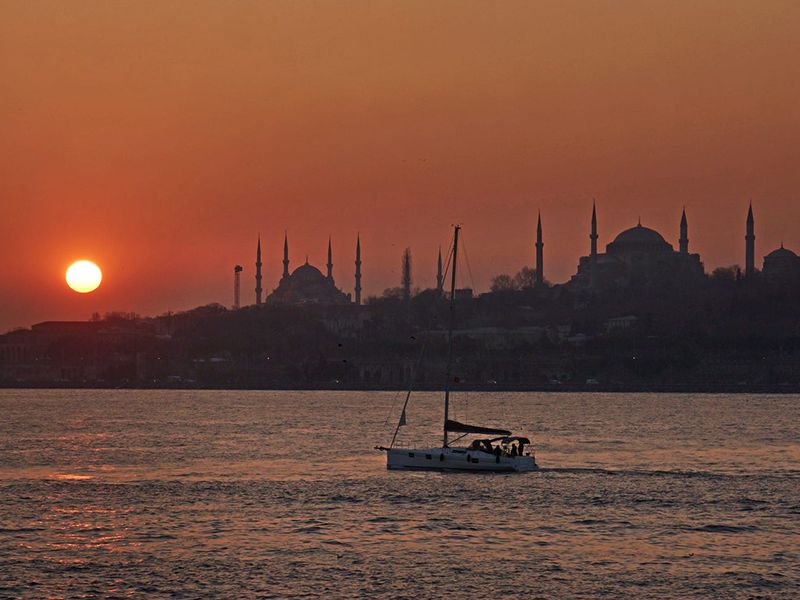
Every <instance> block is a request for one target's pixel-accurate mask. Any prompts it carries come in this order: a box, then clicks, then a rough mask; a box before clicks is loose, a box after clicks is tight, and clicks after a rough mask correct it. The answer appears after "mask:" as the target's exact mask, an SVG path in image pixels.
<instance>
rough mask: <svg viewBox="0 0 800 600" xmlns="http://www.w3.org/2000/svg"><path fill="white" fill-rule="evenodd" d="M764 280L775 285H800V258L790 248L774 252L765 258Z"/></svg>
mask: <svg viewBox="0 0 800 600" xmlns="http://www.w3.org/2000/svg"><path fill="white" fill-rule="evenodd" d="M763 273H764V278H765V279H766V280H767V282H768V283H773V284H789V285H798V284H800V256H797V254H795V253H794V252H792V251H791V250H789V249H788V248H784V247H783V243H781V247H780V248H778V249H777V250H773V251H772V252H770V253H769V254H767V255H766V256H765V257H764V269H763Z"/></svg>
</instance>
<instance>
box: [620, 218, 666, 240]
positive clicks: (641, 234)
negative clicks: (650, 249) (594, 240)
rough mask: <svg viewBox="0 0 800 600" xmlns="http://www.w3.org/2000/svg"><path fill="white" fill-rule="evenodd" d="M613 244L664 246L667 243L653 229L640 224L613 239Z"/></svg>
mask: <svg viewBox="0 0 800 600" xmlns="http://www.w3.org/2000/svg"><path fill="white" fill-rule="evenodd" d="M614 243H622V244H666V243H667V241H666V240H665V239H664V236H662V235H661V234H660V233H658V232H657V231H656V230H655V229H650V228H649V227H643V226H642V224H641V223H640V224H639V225H637V226H636V227H631V228H630V229H626V230H625V231H623V232H622V233H620V234H619V235H618V236H617V237H615V238H614Z"/></svg>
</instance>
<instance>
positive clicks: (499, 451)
mask: <svg viewBox="0 0 800 600" xmlns="http://www.w3.org/2000/svg"><path fill="white" fill-rule="evenodd" d="M501 454H503V449H502V448H500V445H499V444H498V445H497V446H495V447H494V457H495V462H498V463H499V462H500V455H501Z"/></svg>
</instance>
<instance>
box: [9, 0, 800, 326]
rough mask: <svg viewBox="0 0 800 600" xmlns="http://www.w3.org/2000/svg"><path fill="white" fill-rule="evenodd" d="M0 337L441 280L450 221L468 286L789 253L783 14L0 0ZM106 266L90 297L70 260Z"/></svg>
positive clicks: (798, 135) (791, 183) (674, 5)
mask: <svg viewBox="0 0 800 600" xmlns="http://www.w3.org/2000/svg"><path fill="white" fill-rule="evenodd" d="M0 15H2V16H1V17H0V206H1V207H2V213H3V214H2V219H1V220H0V248H2V258H3V260H2V261H0V330H5V329H7V328H9V327H12V326H16V325H30V324H31V323H34V322H37V321H41V320H46V319H85V318H88V317H89V315H90V314H91V313H92V312H93V311H95V310H98V311H101V312H103V311H107V310H126V311H136V312H139V313H143V314H155V313H159V312H163V311H166V310H180V309H186V308H190V307H193V306H196V305H199V304H205V303H208V302H220V303H223V304H230V303H231V301H232V279H233V273H232V271H233V266H234V264H236V263H240V264H242V265H243V266H244V267H245V271H244V273H243V290H242V296H243V300H245V301H247V302H253V297H254V294H253V287H254V284H253V279H252V277H253V272H254V268H253V262H254V252H255V242H256V235H257V234H258V233H259V232H260V233H261V235H262V240H263V245H264V262H265V288H267V289H269V290H271V289H272V288H274V287H275V285H276V283H277V278H278V276H279V275H280V270H281V265H280V259H281V248H282V244H283V232H284V230H288V233H289V241H290V250H291V259H292V261H293V266H297V265H298V264H299V263H300V262H302V261H303V260H304V259H305V256H306V254H308V257H309V259H310V261H311V262H312V263H314V264H317V265H318V266H322V265H323V263H324V262H325V250H326V244H327V238H328V235H329V234H330V235H332V236H333V242H334V274H335V277H336V280H337V284H338V285H339V286H340V287H342V288H343V289H344V291H346V292H349V291H351V290H352V286H353V281H352V280H353V278H352V272H353V259H354V256H353V254H354V244H355V237H356V233H357V232H359V231H360V232H361V239H362V247H363V260H364V266H363V272H364V280H363V282H364V286H365V292H366V294H367V295H370V294H377V293H381V292H382V291H383V289H384V288H386V287H389V286H394V285H397V284H398V282H399V272H400V258H401V253H402V250H403V248H405V247H406V246H410V247H411V248H412V253H413V256H414V261H415V262H414V275H415V285H418V286H420V287H425V286H428V285H431V284H432V282H433V275H434V266H435V262H434V261H435V256H436V250H437V247H438V246H439V245H440V244H442V245H446V244H447V242H448V240H449V238H450V225H451V224H452V223H454V222H460V223H462V224H463V226H464V234H465V241H466V245H467V246H466V247H467V251H468V255H469V260H470V266H471V271H472V274H473V276H474V282H472V281H469V280H468V279H467V280H465V281H464V284H465V285H471V284H473V283H474V285H475V286H476V287H477V288H478V290H485V289H487V288H488V285H489V281H490V280H491V277H492V276H493V275H495V274H497V273H500V272H508V273H513V272H515V271H516V270H518V269H519V268H520V267H521V266H523V265H526V264H528V265H531V264H533V262H534V254H533V242H534V239H533V237H534V233H535V224H536V223H535V219H536V213H537V211H538V210H539V209H541V211H542V216H543V220H544V234H545V275H546V277H547V278H548V279H550V280H551V281H553V282H560V281H564V280H566V279H568V278H569V276H570V275H571V274H572V273H573V272H574V271H575V267H576V265H577V262H578V258H579V256H581V255H582V254H586V253H587V251H588V246H589V240H588V222H589V216H590V212H591V201H592V198H593V197H595V198H596V199H597V203H598V217H599V233H600V244H601V247H602V248H604V247H605V244H606V243H608V242H609V241H611V239H612V238H613V236H614V235H616V233H618V232H619V231H620V230H621V229H624V228H626V227H629V226H632V225H635V223H636V220H637V217H639V216H641V218H642V222H643V224H644V225H649V226H651V227H654V228H656V229H658V230H659V231H661V232H662V233H663V234H664V236H665V237H666V238H667V239H668V241H670V242H671V243H673V244H676V242H677V240H676V238H677V232H678V221H679V218H680V211H681V208H682V206H684V205H685V206H686V209H687V213H688V215H689V227H690V240H691V241H690V249H691V250H692V251H695V252H700V254H701V257H702V259H703V261H704V263H705V266H706V269H707V270H711V269H713V268H714V267H717V266H721V265H731V264H735V263H742V262H743V252H744V246H743V244H744V240H743V237H744V218H745V214H746V209H747V202H748V200H749V199H751V198H752V200H753V204H754V209H755V215H756V235H757V240H756V252H757V261H758V265H759V266H760V264H761V257H762V256H763V254H765V253H766V251H768V250H771V249H773V248H775V247H777V246H778V245H779V244H780V242H781V240H783V241H784V242H785V243H786V245H787V246H788V247H790V248H794V249H795V250H800V201H798V190H800V185H799V184H800V167H799V165H798V147H800V34H798V32H800V3H797V2H794V1H791V2H779V1H755V0H748V1H746V2H737V1H732V0H724V1H719V2H707V1H706V2H704V1H698V0H691V1H685V2H682V1H663V2H655V1H642V0H635V1H630V2H625V1H621V0H614V1H608V2H604V1H588V0H587V1H583V2H568V1H564V0H558V1H554V2H544V1H525V2H510V1H504V2H493V1H485V2H471V1H467V0H457V1H453V2H442V1H437V2H430V1H428V0H426V1H422V2H410V1H403V2H385V1H380V0H369V1H367V0H364V1H362V2H333V1H317V2H300V1H297V0H292V1H286V2H267V1H258V2H232V1H226V2H219V1H217V2H201V1H197V0H193V1H191V2H188V1H183V0H182V1H179V2H165V1H164V0H158V1H154V2H145V1H142V0H137V1H135V2H121V1H114V2H108V1H105V0H103V1H97V2H80V1H77V0H76V1H70V2H63V1H61V0H59V1H55V2H39V1H35V0H31V1H29V0H20V1H18V2H9V1H0ZM78 258H89V259H92V260H95V261H96V262H97V263H98V264H100V266H101V267H102V269H103V271H104V275H105V280H104V283H103V285H102V286H101V288H100V289H99V290H98V291H97V292H94V293H92V294H89V295H87V296H79V295H78V294H75V293H74V292H71V291H70V290H68V288H67V287H66V285H65V283H64V277H63V274H64V270H65V269H66V267H67V266H68V265H69V264H70V263H71V262H72V261H73V260H76V259H78Z"/></svg>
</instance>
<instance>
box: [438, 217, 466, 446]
mask: <svg viewBox="0 0 800 600" xmlns="http://www.w3.org/2000/svg"><path fill="white" fill-rule="evenodd" d="M460 229H461V227H460V226H458V225H456V226H455V228H454V233H453V271H452V273H451V275H452V278H451V279H450V329H448V331H447V377H446V379H445V383H444V427H443V429H444V437H443V440H444V442H443V444H442V447H443V448H447V420H448V414H449V412H450V378H451V377H452V373H451V371H452V367H453V326H454V324H455V319H456V264H457V260H456V258H457V254H458V232H459V230H460Z"/></svg>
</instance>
